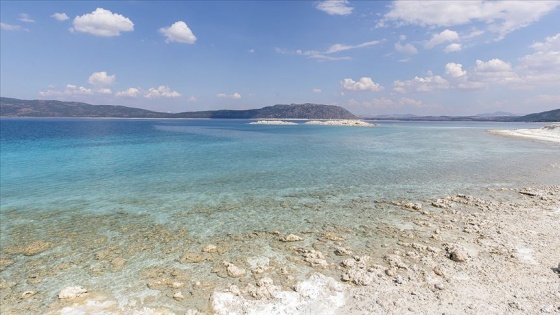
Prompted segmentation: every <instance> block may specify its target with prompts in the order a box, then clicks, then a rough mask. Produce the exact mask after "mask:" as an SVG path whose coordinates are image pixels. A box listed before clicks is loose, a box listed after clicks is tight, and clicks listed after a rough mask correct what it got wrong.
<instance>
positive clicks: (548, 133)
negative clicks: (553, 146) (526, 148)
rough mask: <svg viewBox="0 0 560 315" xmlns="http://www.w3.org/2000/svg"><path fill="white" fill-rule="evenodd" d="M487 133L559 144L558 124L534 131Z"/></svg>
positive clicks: (516, 130) (517, 130) (559, 132)
mask: <svg viewBox="0 0 560 315" xmlns="http://www.w3.org/2000/svg"><path fill="white" fill-rule="evenodd" d="M488 132H490V133H492V134H495V135H500V136H509V137H516V138H523V139H529V140H539V141H551V142H556V143H560V123H558V124H550V125H546V126H544V127H542V128H535V129H513V130H488Z"/></svg>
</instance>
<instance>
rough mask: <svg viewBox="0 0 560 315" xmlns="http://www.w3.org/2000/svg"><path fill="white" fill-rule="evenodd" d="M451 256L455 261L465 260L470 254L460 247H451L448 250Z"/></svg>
mask: <svg viewBox="0 0 560 315" xmlns="http://www.w3.org/2000/svg"><path fill="white" fill-rule="evenodd" d="M447 252H448V253H449V258H450V259H451V260H453V261H455V262H465V261H467V260H468V259H469V254H468V253H467V252H466V251H465V250H464V249H463V248H460V247H451V248H450V249H448V250H447Z"/></svg>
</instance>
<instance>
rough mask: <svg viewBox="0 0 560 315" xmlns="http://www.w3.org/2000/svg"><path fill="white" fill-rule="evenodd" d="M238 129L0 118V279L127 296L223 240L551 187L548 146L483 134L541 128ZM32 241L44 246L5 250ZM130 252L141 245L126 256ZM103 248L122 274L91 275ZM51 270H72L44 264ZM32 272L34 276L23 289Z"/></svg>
mask: <svg viewBox="0 0 560 315" xmlns="http://www.w3.org/2000/svg"><path fill="white" fill-rule="evenodd" d="M247 122H248V121H244V120H118V119H2V120H1V121H0V127H1V130H0V131H1V133H0V136H1V142H0V143H1V152H0V198H1V205H0V219H1V222H0V224H1V245H2V253H1V254H2V257H5V258H7V259H10V260H12V261H14V263H13V264H12V265H10V266H8V267H6V268H5V270H4V271H2V273H1V274H0V275H1V277H2V279H3V280H4V281H10V280H11V281H15V282H17V283H18V285H17V286H16V288H19V290H23V289H30V288H31V289H34V290H37V289H39V290H40V291H41V290H42V292H48V291H49V290H50V291H53V290H59V288H60V287H61V286H64V285H70V284H75V283H76V282H79V283H82V284H84V283H85V284H86V285H89V286H90V287H94V288H96V289H97V290H98V291H103V292H105V291H108V292H110V293H111V294H113V295H116V296H121V298H123V299H124V300H126V299H127V298H125V297H124V296H125V295H128V296H129V299H130V296H131V295H132V293H131V292H130V288H131V287H134V283H135V281H139V280H138V279H139V277H140V276H139V270H141V269H142V268H145V267H147V266H150V265H154V264H158V263H160V264H161V263H165V264H176V263H175V262H176V260H177V259H178V257H179V256H180V255H181V254H182V253H183V252H185V251H187V250H190V249H194V248H199V247H200V246H201V245H204V244H206V243H209V242H219V241H220V240H223V239H225V238H227V236H228V235H232V234H238V235H239V234H243V233H248V232H253V231H273V230H278V231H281V232H282V233H289V232H291V231H294V232H301V231H306V230H313V229H316V228H317V227H320V226H324V225H329V224H336V225H339V226H340V225H341V226H346V227H355V226H358V225H360V224H362V223H363V220H365V219H367V218H378V217H383V216H390V213H386V212H383V211H377V212H376V210H375V207H374V206H372V204H373V202H374V201H375V200H393V199H406V200H423V199H426V198H436V197H442V196H445V195H448V194H451V193H461V192H469V193H471V194H475V193H481V192H483V191H484V190H485V189H486V188H487V187H519V186H530V185H536V184H559V183H560V168H558V167H557V164H558V163H559V162H560V146H558V144H554V143H545V142H532V141H527V140H518V139H512V138H505V137H499V136H495V135H491V134H489V133H487V132H486V131H485V130H486V129H511V128H538V127H541V126H542V124H525V123H523V124H514V123H473V122H452V123H451V122H396V121H393V122H381V123H380V125H379V126H378V127H375V128H350V127H332V126H309V125H295V126H293V125H289V126H288V125H286V126H272V125H249V124H247ZM364 213H367V214H364ZM166 235H167V236H166ZM166 237H167V238H166ZM37 240H46V241H48V242H51V244H54V245H51V246H50V247H49V249H48V250H46V251H44V252H41V253H40V254H38V255H32V256H25V255H21V254H18V253H16V254H14V253H13V252H14V250H13V247H14V246H15V247H17V246H22V244H27V243H30V242H33V241H37ZM97 240H98V241H97ZM141 245H142V246H147V247H149V248H150V249H149V250H129V251H126V249H127V248H136V247H134V246H141ZM111 246H113V247H115V246H116V247H118V248H120V250H121V252H120V253H119V254H118V255H119V257H124V258H125V259H126V260H127V265H126V266H127V267H126V268H124V269H122V270H117V271H115V270H113V271H111V270H108V268H105V269H107V270H105V269H104V271H103V272H97V273H96V272H92V270H94V271H95V270H97V269H95V268H97V267H99V266H97V265H96V264H104V263H106V262H103V261H102V260H101V261H99V259H96V258H95V257H94V254H95V253H96V252H97V251H100V250H104V249H107V248H113V247H111ZM150 246H151V247H150ZM196 246H198V247H196ZM258 250H259V249H255V251H258ZM260 250H262V251H265V248H260ZM260 254H262V253H260ZM115 255H116V254H115ZM33 262H36V263H35V264H34V263H33ZM61 262H68V264H70V266H72V267H67V266H66V265H65V266H66V267H65V268H66V269H65V268H59V269H60V270H55V271H53V268H51V269H49V268H50V267H53V266H59V265H60V263H61ZM38 265H41V266H42V267H41V268H39V271H41V270H42V272H43V273H40V278H42V281H40V283H35V282H33V281H29V280H27V281H26V280H25V279H28V278H29V275H30V273H31V272H37V266H38ZM49 266H50V267H49ZM181 266H183V265H181ZM182 268H186V269H189V268H191V267H185V266H183V267H182ZM192 268H194V267H192ZM54 269H56V268H54ZM102 269H103V268H102ZM109 269H110V268H109ZM33 270H35V271H33ZM45 270H46V271H45ZM49 270H50V271H49ZM189 271H190V272H191V273H195V274H196V272H198V271H196V272H195V270H190V269H189ZM200 277H202V276H200ZM133 291H134V290H133ZM134 292H137V293H135V294H139V295H141V294H144V293H141V292H142V290H140V289H138V290H136V291H134ZM138 292H140V293H138ZM6 294H7V293H4V296H7V295H6ZM44 299H45V300H47V301H48V300H49V299H51V300H52V299H53V294H52V292H51V294H50V295H48V294H46V293H45V296H44ZM170 303H171V302H170Z"/></svg>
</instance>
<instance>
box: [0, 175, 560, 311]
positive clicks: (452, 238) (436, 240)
mask: <svg viewBox="0 0 560 315" xmlns="http://www.w3.org/2000/svg"><path fill="white" fill-rule="evenodd" d="M374 204H375V208H376V209H377V211H384V212H390V213H391V214H392V215H394V218H393V219H392V220H390V221H386V220H376V219H374V218H372V220H371V221H368V222H363V224H362V225H360V226H359V227H356V228H355V229H349V228H348V227H344V226H336V225H332V226H322V227H321V226H317V227H315V228H314V229H312V230H308V231H282V232H280V231H254V232H252V233H245V234H240V235H231V236H228V237H227V239H221V240H206V241H202V242H200V243H199V245H198V246H197V247H198V251H194V250H189V251H187V252H186V253H185V252H184V251H183V254H182V255H181V256H180V258H179V261H178V263H180V265H183V266H189V267H194V268H195V269H196V270H199V272H201V273H206V274H202V276H206V277H207V278H208V279H212V278H214V280H212V281H211V280H199V279H197V277H198V276H199V275H197V274H188V275H187V274H184V273H181V269H177V268H173V267H172V266H166V265H161V266H155V267H151V268H148V269H146V270H143V271H142V272H141V273H140V274H139V275H140V276H141V278H142V279H143V280H142V281H144V282H145V283H146V286H147V288H146V290H148V291H149V292H151V293H154V294H156V295H152V297H153V298H152V297H148V296H146V297H145V298H141V299H140V301H141V302H140V304H138V302H135V303H133V304H126V303H124V304H123V301H121V300H119V299H117V298H116V297H112V296H110V295H107V294H106V293H104V292H98V291H96V289H95V286H92V285H91V284H89V285H87V284H83V283H75V284H74V285H75V286H83V287H84V288H85V290H87V291H88V292H87V293H85V292H83V290H82V291H80V290H78V292H82V293H79V294H77V296H72V297H69V298H64V299H59V298H58V294H59V292H60V291H61V290H62V289H63V288H62V287H61V288H57V289H56V290H54V291H52V292H40V291H36V290H33V289H32V287H31V288H29V285H25V284H23V283H13V282H10V281H7V280H6V279H5V278H2V281H1V284H2V285H1V286H0V288H1V289H2V291H4V290H9V291H10V292H11V293H9V292H5V294H7V295H5V294H3V295H4V299H3V305H4V307H5V309H4V311H5V314H17V313H21V312H31V313H42V314H44V313H46V314H61V313H68V312H86V313H88V312H90V313H92V312H110V313H116V314H129V313H131V312H132V313H133V312H134V311H138V312H143V313H145V314H185V313H186V314H191V315H192V314H214V313H215V314H228V313H235V312H236V313H239V314H244V313H247V312H248V313H251V312H262V311H263V310H269V311H273V310H274V311H275V313H274V314H316V313H322V314H385V313H399V314H402V313H434V312H440V313H441V312H445V313H446V314H480V313H484V314H503V313H514V314H524V313H538V312H544V313H547V312H548V313H554V312H558V311H560V302H559V301H560V291H559V290H558V282H559V281H560V280H559V276H560V270H558V268H560V266H558V264H559V263H560V257H558V256H557V253H559V252H560V243H559V242H558V234H557V233H558V230H560V186H557V185H556V186H554V185H553V186H542V187H538V188H502V189H488V193H487V194H485V195H484V196H469V195H465V194H458V195H453V196H447V197H443V198H440V199H430V200H428V199H427V200H422V201H419V200H391V201H389V200H375V201H374ZM357 238H360V239H361V238H365V239H370V240H371V242H370V243H366V244H365V245H366V246H365V247H364V246H357V245H356V244H355V243H354V240H355V239H357ZM209 242H211V243H209ZM32 245H33V244H32ZM39 245H40V244H35V245H34V247H33V246H31V247H29V246H28V247H27V248H23V249H19V252H18V251H17V250H16V249H11V248H8V250H7V252H10V253H12V254H11V255H12V256H11V257H12V258H17V257H16V256H17V255H19V254H18V253H21V254H23V255H24V257H29V258H33V256H35V255H38V254H40V253H41V252H42V250H46V249H47V248H45V249H42V248H40V246H39ZM232 252H235V255H234V257H232V256H228V255H227V253H232ZM100 253H101V252H98V253H97V254H96V255H97V256H99V257H98V258H99V259H100V262H104V261H105V260H107V263H108V264H109V266H110V268H113V269H118V268H121V269H123V270H124V268H126V260H124V259H122V258H119V257H116V258H115V253H111V252H107V253H104V254H103V255H100ZM14 255H16V256H14ZM39 256H40V255H39ZM12 258H9V257H8V258H4V259H3V260H2V270H5V269H8V268H11V265H10V264H8V263H9V261H8V262H7V261H6V260H5V259H12ZM17 259H20V258H17ZM123 260H124V261H123ZM39 261H40V260H39ZM12 263H13V262H12ZM111 266H112V267H111ZM67 268H68V267H67ZM212 275H214V276H212ZM32 279H33V278H28V280H27V282H28V283H33V281H31V280H32ZM8 280H9V279H8ZM14 280H15V279H14ZM24 281H25V280H24ZM30 281H31V282H30ZM45 281H47V279H45ZM133 296H136V297H138V293H134V294H133ZM41 298H42V299H45V298H46V299H47V300H49V299H50V301H51V303H50V305H49V308H48V310H47V311H45V310H44V309H43V308H41V307H44V306H43V304H41V303H42V301H41ZM131 298H132V297H131Z"/></svg>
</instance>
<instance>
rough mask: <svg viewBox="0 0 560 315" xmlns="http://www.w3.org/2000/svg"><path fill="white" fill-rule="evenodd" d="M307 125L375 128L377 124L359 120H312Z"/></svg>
mask: <svg viewBox="0 0 560 315" xmlns="http://www.w3.org/2000/svg"><path fill="white" fill-rule="evenodd" d="M305 124H306V125H322V126H350V127H374V126H376V124H373V123H368V122H365V121H363V120H358V119H337V120H310V121H308V122H306V123H305Z"/></svg>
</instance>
